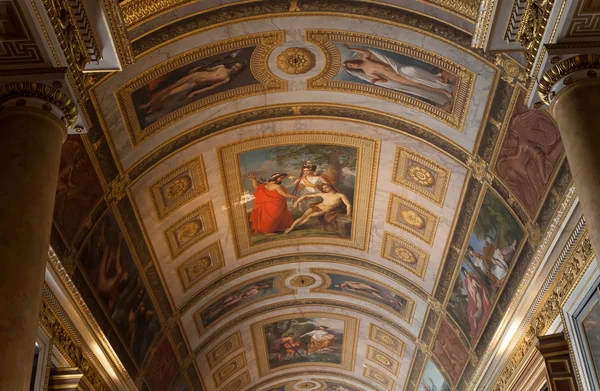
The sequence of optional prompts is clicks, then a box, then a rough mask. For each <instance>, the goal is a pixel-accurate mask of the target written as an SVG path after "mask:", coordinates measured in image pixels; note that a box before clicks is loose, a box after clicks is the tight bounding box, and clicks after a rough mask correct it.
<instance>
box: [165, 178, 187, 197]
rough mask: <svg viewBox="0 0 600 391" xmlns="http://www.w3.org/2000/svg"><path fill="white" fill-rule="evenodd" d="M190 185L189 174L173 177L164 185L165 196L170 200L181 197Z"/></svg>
mask: <svg viewBox="0 0 600 391" xmlns="http://www.w3.org/2000/svg"><path fill="white" fill-rule="evenodd" d="M191 187H192V178H190V177H189V176H180V177H179V178H175V179H173V180H172V181H171V182H170V183H169V184H167V185H166V186H165V198H166V199H168V200H172V199H175V198H178V197H181V196H182V195H183V194H185V192H186V191H188V190H189V189H190V188H191Z"/></svg>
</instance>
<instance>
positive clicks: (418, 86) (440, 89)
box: [344, 44, 453, 106]
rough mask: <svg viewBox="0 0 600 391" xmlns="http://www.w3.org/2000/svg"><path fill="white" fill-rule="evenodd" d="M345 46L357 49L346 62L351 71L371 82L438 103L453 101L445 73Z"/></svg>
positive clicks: (353, 50) (375, 52)
mask: <svg viewBox="0 0 600 391" xmlns="http://www.w3.org/2000/svg"><path fill="white" fill-rule="evenodd" d="M344 46H345V47H346V48H347V49H348V50H351V51H352V52H354V54H353V56H352V59H350V60H346V61H345V62H344V68H345V69H346V71H347V72H348V73H350V74H351V75H353V76H354V77H357V78H359V79H361V80H364V81H366V82H368V83H370V84H374V85H377V86H380V87H385V88H389V89H391V90H395V91H398V92H402V93H406V94H410V95H413V96H416V97H419V98H422V99H426V100H428V101H431V102H433V103H435V104H437V105H438V106H444V105H445V104H446V103H448V102H450V101H451V99H452V98H453V96H452V84H451V83H448V82H447V80H446V77H445V76H444V75H443V74H442V73H438V74H434V73H431V72H429V71H427V70H425V69H423V68H420V67H418V66H414V65H406V64H402V63H400V62H398V61H396V60H395V59H393V58H392V57H389V56H386V55H385V54H383V53H382V52H380V51H377V50H373V49H361V48H357V47H350V46H348V45H345V44H344Z"/></svg>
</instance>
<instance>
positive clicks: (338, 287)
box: [315, 270, 415, 322]
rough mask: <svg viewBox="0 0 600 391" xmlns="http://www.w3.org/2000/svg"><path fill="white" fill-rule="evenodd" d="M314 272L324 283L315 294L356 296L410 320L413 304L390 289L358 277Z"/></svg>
mask: <svg viewBox="0 0 600 391" xmlns="http://www.w3.org/2000/svg"><path fill="white" fill-rule="evenodd" d="M315 271H316V272H318V273H319V274H322V275H323V276H324V277H325V281H326V283H325V285H324V286H323V287H320V288H318V289H315V292H316V291H321V292H323V291H327V292H331V291H333V292H340V293H343V294H351V295H357V296H360V297H362V298H365V299H368V300H370V301H373V302H375V303H378V304H381V305H383V306H385V307H387V308H389V309H391V310H392V311H393V312H394V313H396V314H397V315H398V316H399V317H401V318H402V319H405V320H406V321H408V322H410V321H411V320H412V315H413V312H414V307H415V303H414V302H413V301H412V300H410V299H408V298H406V297H404V296H402V295H400V294H398V293H397V292H395V291H393V290H392V289H390V288H388V287H386V286H383V285H382V284H377V283H375V282H373V281H369V280H367V279H364V278H360V277H358V276H353V275H345V274H338V273H332V272H325V271H319V270H315Z"/></svg>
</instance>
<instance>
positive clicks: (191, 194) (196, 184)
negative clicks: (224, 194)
mask: <svg viewBox="0 0 600 391" xmlns="http://www.w3.org/2000/svg"><path fill="white" fill-rule="evenodd" d="M188 171H189V174H190V175H189V176H190V179H191V182H192V183H191V188H190V189H189V191H184V194H182V195H181V196H180V197H178V198H177V199H175V200H174V201H172V202H171V203H167V202H165V199H164V198H163V195H162V192H161V189H162V187H163V186H165V185H167V184H169V183H171V182H172V181H173V180H175V179H177V178H178V177H179V176H180V175H182V174H184V173H185V172H188ZM148 191H149V193H150V196H151V198H152V203H153V205H154V211H155V212H156V215H157V216H158V218H159V220H160V221H162V220H164V219H165V217H167V216H168V215H169V214H171V213H172V212H173V211H175V210H176V209H179V208H180V207H182V206H183V205H185V204H187V203H188V202H190V201H192V200H193V199H195V198H196V197H198V196H200V195H202V194H204V193H206V192H208V183H207V180H206V175H205V172H204V163H203V162H202V156H198V157H196V158H194V159H192V160H190V161H187V162H185V163H183V164H181V165H179V166H177V167H176V168H175V169H173V170H171V171H169V172H168V173H167V174H166V175H165V176H163V177H162V178H160V179H158V180H156V181H154V182H153V183H152V185H150V188H149V189H148Z"/></svg>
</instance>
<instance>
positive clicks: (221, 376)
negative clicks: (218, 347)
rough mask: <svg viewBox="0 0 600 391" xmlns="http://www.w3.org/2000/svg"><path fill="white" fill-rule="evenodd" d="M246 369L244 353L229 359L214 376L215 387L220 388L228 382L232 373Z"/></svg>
mask: <svg viewBox="0 0 600 391" xmlns="http://www.w3.org/2000/svg"><path fill="white" fill-rule="evenodd" d="M245 367H246V355H245V354H244V351H241V352H240V353H238V354H237V355H235V356H234V357H233V358H231V359H229V360H228V361H227V362H226V363H224V364H223V365H221V366H220V367H219V368H218V369H217V370H216V371H215V372H214V373H213V374H212V378H213V380H214V382H215V385H216V386H217V387H219V386H220V385H221V384H223V383H225V382H226V381H227V380H228V376H229V375H230V374H231V373H235V372H237V371H239V370H241V369H244V368H245Z"/></svg>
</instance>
